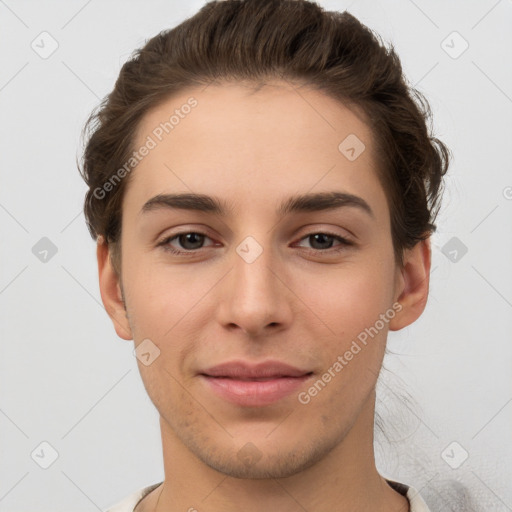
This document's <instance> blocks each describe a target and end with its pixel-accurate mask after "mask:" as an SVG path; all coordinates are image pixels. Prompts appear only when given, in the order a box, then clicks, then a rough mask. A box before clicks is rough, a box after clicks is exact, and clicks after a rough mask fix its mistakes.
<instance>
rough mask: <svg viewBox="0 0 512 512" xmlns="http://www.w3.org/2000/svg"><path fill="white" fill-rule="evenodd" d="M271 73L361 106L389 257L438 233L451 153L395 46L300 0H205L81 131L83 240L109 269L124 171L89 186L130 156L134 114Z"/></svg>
mask: <svg viewBox="0 0 512 512" xmlns="http://www.w3.org/2000/svg"><path fill="white" fill-rule="evenodd" d="M272 79H284V80H290V81H292V82H297V83H303V84H307V85H308V86H310V87H312V88H315V89H317V90H319V91H322V92H324V93H326V94H327V95H328V96H330V97H332V98H334V99H337V100H339V101H341V102H342V103H344V104H345V105H347V106H351V105H352V106H354V107H356V108H357V109H358V110H361V111H362V112H363V113H364V114H365V117H366V119H367V122H368V124H369V125H370V127H371V129H372V133H373V135H374V138H375V143H376V147H377V150H378V154H379V164H378V165H379V168H378V171H379V172H378V173H379V178H380V179H381V183H382V185H383V187H384V189H385V192H386V197H387V200H388V205H389V210H390V222H391V234H392V239H393V247H394V251H395V256H396V260H397V262H399V263H400V264H402V261H403V260H402V254H403V250H404V249H405V248H410V247H413V246H414V245H415V244H416V243H417V242H418V241H420V240H423V239H426V238H428V236H430V234H431V233H432V231H434V230H435V224H434V220H435V218H436V215H437V212H438V209H439V204H440V196H441V189H442V177H443V175H444V174H445V173H446V171H447V168H448V163H449V150H448V149H447V147H446V146H445V145H444V144H443V143H442V142H440V141H439V140H438V139H436V138H434V137H432V136H431V133H430V131H431V127H430V126H429V123H430V120H431V111H430V106H429V104H428V102H427V100H426V99H425V98H424V96H423V95H422V94H421V93H419V92H418V91H417V90H415V89H414V88H413V87H412V86H410V85H408V83H407V81H406V79H405V77H404V76H403V73H402V67H401V64H400V60H399V58H398V56H397V54H396V53H395V51H394V48H393V46H392V45H390V46H389V47H386V45H384V44H383V42H382V40H381V39H380V37H379V36H378V35H376V34H374V33H373V32H372V31H371V30H370V29H368V28H367V27H366V26H364V25H363V24H361V23H360V22H359V21H358V20H357V19H356V18H355V17H354V16H352V15H351V14H349V13H348V12H328V11H324V10H323V9H322V8H321V7H320V6H319V5H318V4H316V3H314V2H310V1H307V0H224V1H212V2H209V3H207V4H205V5H204V6H203V7H202V8H201V9H200V10H199V12H198V13H197V14H195V15H194V16H192V17H191V18H188V19H187V20H185V21H184V22H182V23H181V24H180V25H178V26H176V27H175V28H173V29H168V30H164V31H162V32H160V33H159V34H157V35H156V36H155V37H153V38H151V39H150V40H149V41H147V42H146V44H145V45H144V46H143V47H142V48H140V49H138V50H137V51H136V52H135V53H134V54H133V55H132V57H131V58H130V60H128V61H127V62H126V63H125V64H124V65H123V67H122V68H121V71H120V73H119V77H118V79H117V81H116V83H115V87H114V89H113V91H112V92H111V93H110V94H109V95H108V96H107V97H106V98H105V99H104V100H103V101H102V102H101V104H100V105H99V106H98V107H97V109H96V110H95V111H93V113H92V114H91V116H90V117H89V119H88V120H87V123H86V125H85V127H84V131H83V134H84V133H85V132H88V133H87V134H88V140H87V144H86V146H85V150H84V155H83V159H82V166H83V170H81V169H80V172H81V174H82V177H83V178H84V180H85V181H86V183H87V185H88V186H89V190H88V192H87V194H86V197H85V203H84V213H85V218H86V221H87V226H88V229H89V231H90V233H91V236H92V237H93V238H94V239H96V238H97V236H98V235H102V236H103V237H104V238H105V239H106V241H107V243H109V246H111V248H112V255H113V263H114V267H115V268H116V271H120V268H121V265H120V262H121V256H120V235H121V213H122V200H123V195H124V190H125V188H126V186H127V183H128V182H129V179H130V176H131V174H129V175H128V176H127V178H123V179H122V180H121V181H120V182H119V184H117V185H116V186H113V187H111V188H112V189H111V190H109V191H108V193H107V194H105V197H98V195H99V194H98V193H97V191H98V190H99V189H101V190H104V189H103V188H102V186H103V185H104V184H105V183H106V182H107V181H108V180H109V179H111V178H112V176H113V175H114V174H115V173H116V171H118V170H119V169H120V168H121V167H122V166H123V164H124V163H125V162H127V161H128V160H129V158H130V155H131V154H132V153H133V150H134V148H133V144H134V134H135V133H136V129H137V127H138V125H139V123H140V121H141V119H142V117H143V116H144V115H145V114H146V113H147V112H148V110H149V109H152V108H154V107H156V106H157V105H158V104H159V103H161V102H163V101H165V100H166V99H168V98H169V97H170V96H171V95H173V94H175V93H177V92H179V91H182V90H183V89H185V88H186V87H189V86H201V85H207V84H209V83H211V82H213V81H224V82H229V81H231V82H236V81H244V82H249V83H254V85H255V86H258V85H261V84H264V83H265V81H268V80H272ZM109 189H110V187H109ZM95 191H96V192H95Z"/></svg>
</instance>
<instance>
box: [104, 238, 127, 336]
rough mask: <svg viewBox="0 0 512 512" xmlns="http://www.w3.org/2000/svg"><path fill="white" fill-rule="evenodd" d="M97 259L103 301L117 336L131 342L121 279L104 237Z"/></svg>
mask: <svg viewBox="0 0 512 512" xmlns="http://www.w3.org/2000/svg"><path fill="white" fill-rule="evenodd" d="M96 257H97V260H98V276H99V287H100V294H101V300H102V302H103V305H104V306H105V310H106V311H107V313H108V316H109V317H110V319H111V320H112V322H113V323H114V329H115V330H116V333H117V335H118V336H119V337H120V338H122V339H124V340H131V339H133V336H132V333H131V328H130V324H129V322H128V318H127V316H126V309H125V305H124V302H123V297H122V294H121V285H120V282H119V277H118V275H117V273H116V272H115V270H114V268H113V266H112V262H111V261H110V254H109V248H108V244H107V243H106V242H105V239H104V238H103V237H102V236H99V237H98V242H97V247H96Z"/></svg>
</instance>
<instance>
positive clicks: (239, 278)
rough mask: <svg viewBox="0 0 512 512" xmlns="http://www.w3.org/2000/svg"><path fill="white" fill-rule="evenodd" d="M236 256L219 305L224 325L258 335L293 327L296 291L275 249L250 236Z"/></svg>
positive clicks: (220, 316) (219, 315)
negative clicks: (291, 324) (293, 291)
mask: <svg viewBox="0 0 512 512" xmlns="http://www.w3.org/2000/svg"><path fill="white" fill-rule="evenodd" d="M255 251H256V252H255ZM260 251H261V252H260ZM258 253H259V255H257V254H258ZM256 255H257V257H256V258H255V259H254V257H255V256H256ZM232 256H233V257H232V260H231V262H232V267H231V270H230V272H229V273H228V275H227V276H226V278H225V279H223V280H222V281H223V285H222V290H220V292H221V294H222V295H221V296H220V297H219V305H218V308H217V315H218V320H219V322H220V323H221V324H222V325H223V327H224V328H227V329H230V330H234V329H241V330H242V331H243V332H244V333H246V334H247V335H249V336H250V337H251V338H257V337H264V336H268V334H270V333H273V332H278V331H281V330H283V329H285V328H286V327H287V326H289V324H290V323H291V319H292V304H291V301H292V300H293V293H292V292H291V291H290V289H289V288H288V287H287V284H286V282H287V281H288V279H287V275H286V274H287V272H286V270H285V267H284V265H282V264H280V262H279V260H278V258H277V257H276V256H275V255H274V254H273V251H272V250H270V249H266V248H264V247H263V246H262V245H260V244H258V243H257V242H255V240H254V239H252V240H250V239H249V241H248V242H247V243H246V245H244V243H241V244H240V245H239V246H238V248H237V250H236V251H234V252H233V255H232Z"/></svg>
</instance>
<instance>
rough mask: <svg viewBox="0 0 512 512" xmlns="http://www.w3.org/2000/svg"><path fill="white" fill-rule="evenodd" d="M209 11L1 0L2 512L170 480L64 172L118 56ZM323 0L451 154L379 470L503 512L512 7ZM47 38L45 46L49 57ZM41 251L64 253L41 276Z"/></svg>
mask: <svg viewBox="0 0 512 512" xmlns="http://www.w3.org/2000/svg"><path fill="white" fill-rule="evenodd" d="M203 3H204V2H200V1H197V0H195V1H193V2H177V1H176V0H173V1H171V0H166V1H163V0H146V1H144V2H143V1H142V0H141V1H138V2H133V1H131V2H128V1H121V0H116V1H99V0H89V1H74V0H73V1H69V0H68V1H55V0H54V1H46V2H36V1H30V2H29V1H23V0H18V1H14V0H5V1H4V0H0V59H1V72H0V112H1V116H0V158H1V166H0V173H1V179H2V187H0V221H1V226H2V247H1V249H2V259H1V265H0V311H1V315H2V317H1V324H0V328H1V332H0V336H1V337H0V339H1V357H0V511H1V512H4V511H5V512H7V511H8V512H20V511H29V510H30V511H44V512H50V511H52V512H58V511H64V510H66V511H70V510H73V511H94V510H104V509H106V508H107V507H109V506H111V505H113V504H114V503H116V502H118V501H120V500H121V499H122V498H124V497H125V496H126V495H127V494H129V493H131V492H133V491H135V490H136V489H139V488H141V487H142V486H145V485H149V484H151V483H155V482H159V481H161V480H162V479H163V465H162V456H161V445H160V430H159V424H158V414H157V412H156V410H155V408H154V407H153V405H152V403H151V402H150V400H149V398H148V397H147V395H146V392H145V390H144V387H143V384H142V381H141V379H140V376H139V373H138V369H137V365H136V359H135V358H134V356H133V341H130V342H127V341H123V340H121V339H119V338H118V337H117V335H116V333H115V331H114V328H113V326H112V324H111V321H110V319H109V318H108V316H107V314H106V312H105V310H104V308H103V306H102V303H101V299H100V294H99V288H98V282H97V267H96V256H95V244H94V242H93V241H92V239H91V238H90V236H89V233H88V231H87V228H86V226H85V221H84V216H83V213H82V203H83V198H84V194H85V191H86V187H85V184H84V183H83V182H82V180H81V178H80V176H79V174H78V171H77V168H76V158H77V157H79V156H80V149H81V148H80V141H79V136H80V130H81V128H82V126H83V124H84V122H85V120H86V118H87V116H88V114H89V113H90V112H91V110H92V109H93V107H95V106H96V105H97V104H98V103H99V101H100V99H102V98H103V97H104V96H105V95H106V94H108V93H109V92H110V90H111V89H112V87H113V85H114V82H115V80H116V78H117V74H118V72H119V69H120V67H121V65H122V64H123V63H124V62H125V61H126V60H127V59H128V57H129V56H130V54H131V52H132V51H133V50H135V49H136V48H138V47H140V46H141V45H142V44H143V43H144V42H145V40H147V39H149V38H150V37H152V36H153V35H155V34H156V33H157V32H159V31H160V30H163V29H166V28H170V27H173V26H175V25H176V24H177V23H179V22H181V21H182V20H184V19H185V18H186V17H188V16H190V15H192V14H193V13H195V12H196V11H197V10H198V9H199V7H200V6H201V5H203ZM319 3H320V4H321V5H322V6H323V7H325V8H327V9H329V10H345V9H348V10H349V11H350V12H351V13H353V14H354V15H355V16H357V17H359V18H360V19H361V21H362V22H363V23H365V24H366V25H368V26H369V27H370V28H372V29H374V30H376V31H377V32H378V33H379V34H381V35H382V36H383V38H384V39H385V40H387V41H390V42H392V43H393V44H394V45H395V47H396V49H397V51H398V54H399V55H400V57H401V59H402V63H403V67H404V70H405V73H406V75H407V76H408V78H409V80H410V82H411V83H412V84H414V85H415V86H416V87H418V89H419V90H420V91H422V92H424V93H425V94H426V96H427V98H428V100H429V101H430V103H431V106H432V108H433V111H434V120H435V125H434V129H435V134H436V135H437V136H438V137H439V138H440V139H441V140H443V141H444V142H445V143H447V144H448V146H449V147H450V148H451V150H452V152H453V154H454V160H453V162H452V166H451V169H450V172H449V177H448V178H447V191H446V193H445V197H444V207H443V210H442V211H441V214H440V216H439V218H438V226H439V229H438V232H437V233H436V234H435V235H434V239H433V241H434V243H433V266H432V268H433V270H432V277H431V293H430V299H429V303H428V306H427V309H426V311H425V313H424V315H423V316H422V317H421V319H420V320H419V321H418V322H416V323H415V324H413V325H412V326H411V327H409V328H407V329H405V330H404V331H402V332H400V333H397V334H394V333H392V334H391V335H390V338H389V342H388V348H389V350H390V351H392V352H393V353H394V354H395V355H389V356H388V357H387V358H386V360H385V363H384V364H385V367H386V368H387V369H389V370H390V371H391V372H392V374H391V373H389V374H388V372H383V374H382V377H381V380H380V381H379V387H378V393H379V398H378V402H377V410H378V411H379V413H380V414H381V416H382V417H383V419H384V422H385V430H386V431H387V433H388V436H389V437H390V439H391V441H393V443H392V444H391V445H389V444H388V442H387V441H386V439H385V438H384V437H382V436H381V435H380V434H379V433H377V439H376V441H377V443H376V451H377V460H378V466H379V469H380V470H381V472H382V473H383V474H384V475H385V476H387V477H389V478H394V479H397V480H400V481H403V482H405V483H408V484H410V485H413V486H415V487H416V488H417V489H418V490H420V492H421V494H422V495H424V496H425V499H426V500H427V498H428V500H427V501H429V500H430V502H431V503H434V502H435V500H436V499H437V500H438V501H437V503H441V506H439V508H438V510H452V509H451V508H448V507H447V506H444V505H442V503H443V499H444V498H443V492H444V491H442V489H443V481H445V480H447V479H454V480H458V481H460V482H462V483H463V484H464V485H466V486H467V487H468V488H470V489H471V491H472V492H473V493H474V496H475V498H476V500H477V501H476V503H478V506H476V507H475V510H486V511H487V510H493V511H509V510H512V484H511V482H512V480H511V475H512V462H511V461H512V439H511V437H512V436H511V432H512V377H511V373H512V372H511V368H512V343H511V341H512V340H511V327H512V314H511V313H512V270H511V268H512V266H511V262H512V236H511V222H510V221H511V217H512V171H511V166H512V164H511V161H512V150H511V146H512V122H511V119H512V116H511V114H512V67H511V65H510V62H512V59H511V57H512V30H511V28H512V2H511V1H510V0H501V1H496V0H489V1H487V0H485V1H480V2H463V1H461V0H459V1H451V2H442V1H440V0H437V1H430V2H427V1H420V0H415V1H412V0H399V1H386V2H384V1H365V0H355V1H351V2H349V1H322V2H319ZM42 32H48V34H50V36H48V35H41V33H42ZM454 32H456V34H454ZM41 38H46V39H45V44H44V48H46V50H47V51H49V50H50V49H51V44H58V47H57V48H56V50H55V51H54V53H53V54H52V55H50V56H46V55H44V56H45V57H47V58H42V56H41V55H40V54H39V53H37V52H36V51H35V50H34V49H33V47H32V45H33V44H34V45H36V44H39V47H41V46H42V43H40V41H41ZM52 40H54V41H56V43H52ZM33 41H35V43H33ZM38 41H39V43H38ZM466 45H468V47H467V49H465V51H463V50H464V48H465V47H466ZM39 51H40V52H41V51H42V49H40V50H39ZM43 237H46V238H48V239H49V240H51V242H52V244H53V245H54V246H55V249H56V251H57V252H56V253H55V254H54V255H53V256H51V253H50V254H49V256H48V259H47V261H46V262H43V261H41V260H40V259H39V258H38V257H36V255H35V254H34V252H36V253H37V250H33V247H34V246H36V249H37V248H38V247H39V246H38V245H36V244H38V243H39V244H41V243H48V242H47V241H46V242H40V240H41V239H42V238H43ZM454 251H455V252H454ZM465 251H467V252H465ZM404 393H408V394H409V395H411V397H412V398H413V401H412V402H410V403H409V402H405V401H404V400H403V398H402V396H403V395H404ZM43 442H46V443H49V445H51V447H52V448H50V447H49V446H48V445H41V443H43ZM52 449H53V450H55V452H56V454H57V455H58V456H57V459H56V460H55V461H54V462H53V464H51V465H50V466H49V467H48V468H47V469H43V468H42V467H41V466H40V464H44V463H45V460H46V463H49V462H50V461H51V460H50V459H51V453H52ZM43 453H44V455H42V454H43ZM37 454H39V457H37ZM465 457H467V458H466V459H465ZM44 459H45V460H44ZM464 459H465V460H464ZM452 466H453V467H452ZM484 504H485V505H484ZM436 510H437V509H436ZM453 510H460V509H457V508H454V509H453Z"/></svg>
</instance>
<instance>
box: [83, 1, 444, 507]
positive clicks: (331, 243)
mask: <svg viewBox="0 0 512 512" xmlns="http://www.w3.org/2000/svg"><path fill="white" fill-rule="evenodd" d="M95 119H96V120H99V124H98V125H97V126H96V127H95V129H94V133H93V134H92V135H91V137H90V140H89V142H88V146H87V148H86V152H85V156H84V171H83V174H84V177H85V179H86V180H87V183H88V185H89V187H90V190H89V193H88V196H87V199H86V215H87V219H88V225H89V228H90V230H91V234H93V236H94V237H95V238H96V237H97V240H98V246H97V256H98V269H99V281H100V290H101V296H102V300H103V303H104V305H105V308H106V310H107V312H108V314H109V315H110V317H111V319H112V321H113V324H114V328H115V330H116V332H117V334H118V335H119V336H120V337H121V338H123V339H125V340H132V339H133V340H134V342H135V347H136V353H137V358H138V365H139V370H140V373H141V377H142V379H143V382H144V385H145V388H146V390H147V392H148V394H149V396H150V398H151V400H152V402H153V403H154V405H155V407H156V408H157V410H158V412H159V414H160V426H161V435H162V447H163V455H164V470H165V480H164V482H163V483H161V484H155V485H152V486H149V487H146V488H144V489H142V490H140V491H138V492H136V493H134V494H133V495H131V496H129V497H127V498H126V499H125V500H123V502H122V503H120V504H118V505H117V506H116V507H114V508H112V509H110V510H111V512H114V511H115V512H121V511H136V512H149V511H151V512H153V511H157V512H161V511H166V512H175V511H186V510H189V511H193V510H197V511H199V512H201V511H223V512H231V511H235V510H247V511H254V512H256V511H266V510H278V511H280V512H281V511H290V512H292V511H299V510H301V511H303V510H310V511H313V510H315V511H323V510H325V511H327V510H350V511H368V510H372V511H373V512H399V511H402V512H406V511H408V510H410V511H412V512H425V511H428V508H427V506H426V504H425V503H424V501H423V500H422V499H421V497H420V496H419V494H418V493H417V491H416V490H415V489H414V488H412V487H409V486H407V485H405V484H400V483H398V482H393V481H391V480H387V479H385V478H384V477H382V476H381V475H380V474H379V473H378V471H377V469H376V466H375V458H374V451H373V429H374V413H375V385H376V382H377V378H378V375H379V371H380V368H381V365H382V360H383V357H384V352H385V347H386V339H387V334H388V331H389V330H398V329H401V328H403V327H405V326H407V325H410V324H411V323H412V322H414V321H415V320H416V319H417V318H418V317H419V316H420V315H421V313H422V311H423V310H424V307H425V304H426V301H427V296H428V284H429V270H430V245H429V235H430V233H431V231H432V230H433V229H434V225H433V219H434V217H435V206H436V204H437V200H438V198H439V194H438V192H439V188H440V183H441V177H442V175H443V174H444V173H445V172H446V167H447V150H446V148H445V147H444V146H443V145H442V143H440V142H439V141H437V140H435V139H432V138H431V137H430V136H429V134H428V132H427V130H426V127H425V126H426V124H425V119H426V114H425V113H424V112H422V111H421V110H420V108H419V106H418V105H416V104H415V103H414V101H413V100H412V99H411V95H410V93H409V90H408V89H407V87H406V86H405V85H404V82H403V79H402V76H401V70H400V65H399V62H398V61H397V58H396V56H395V55H394V53H392V52H391V51H389V50H386V49H384V48H383V47H382V46H380V45H379V43H378V41H377V40H376V39H375V38H374V37H373V36H372V35H371V34H370V32H369V31H368V30H367V29H366V28H365V27H363V26H362V25H360V24H359V22H357V20H355V18H353V17H352V16H350V15H348V14H347V13H344V14H340V13H336V14H335V15H334V14H333V15H332V16H330V15H329V13H324V12H322V11H321V9H320V8H319V7H318V6H316V5H315V4H312V3H309V2H301V1H295V0H291V1H281V2H279V1H263V2H262V1H259V2H255V1H250V0H248V1H242V2H238V1H229V0H228V1H225V2H217V3H210V4H207V5H206V6H205V7H204V8H203V9H202V10H201V11H200V12H199V13H198V14H197V15H196V16H195V17H193V18H191V19H190V20H187V21H186V22H184V23H183V24H182V25H180V26H179V27H177V28H176V29H174V30H173V31H170V32H166V33H162V34H160V35H158V36H156V37H155V38H153V39H152V40H151V41H149V42H148V43H147V44H146V46H145V47H144V49H142V50H141V51H140V52H139V54H138V55H137V56H136V57H135V58H134V59H133V60H131V61H129V62H128V63H127V64H125V66H124V67H123V69H122V71H121V73H120V77H119V79H118V81H117V83H116V88H115V90H114V92H113V94H112V95H111V96H110V97H109V99H108V103H106V104H105V105H103V106H102V112H100V114H98V116H97V117H96V118H95Z"/></svg>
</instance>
